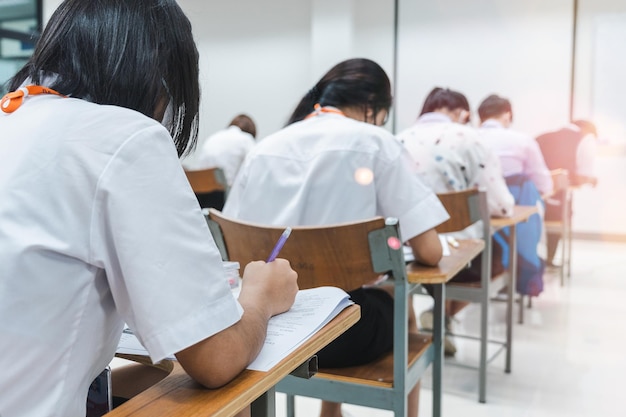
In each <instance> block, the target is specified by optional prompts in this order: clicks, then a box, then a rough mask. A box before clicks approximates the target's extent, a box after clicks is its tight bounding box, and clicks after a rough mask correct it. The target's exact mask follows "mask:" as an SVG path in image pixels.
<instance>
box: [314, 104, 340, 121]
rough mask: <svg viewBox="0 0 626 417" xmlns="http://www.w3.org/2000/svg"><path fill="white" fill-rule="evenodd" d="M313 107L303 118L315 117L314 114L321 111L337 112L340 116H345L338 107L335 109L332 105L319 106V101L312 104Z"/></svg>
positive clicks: (317, 114)
mask: <svg viewBox="0 0 626 417" xmlns="http://www.w3.org/2000/svg"><path fill="white" fill-rule="evenodd" d="M313 108H314V109H315V110H314V111H313V112H311V113H309V114H308V115H307V116H306V117H305V119H309V118H311V117H315V116H319V115H320V114H321V113H333V114H338V115H340V116H344V117H345V113H344V112H342V111H341V110H339V109H336V108H334V107H326V106H324V107H322V106H320V104H319V103H317V104H316V105H314V106H313Z"/></svg>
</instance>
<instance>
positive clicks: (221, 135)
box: [194, 126, 254, 185]
mask: <svg viewBox="0 0 626 417" xmlns="http://www.w3.org/2000/svg"><path fill="white" fill-rule="evenodd" d="M253 147H254V138H253V137H252V135H251V134H249V133H247V132H243V131H242V130H241V129H240V128H239V127H237V126H229V127H228V128H227V129H224V130H220V131H219V132H216V133H214V134H213V135H211V136H209V137H208V138H207V140H206V141H205V142H204V144H203V145H202V148H201V149H200V152H199V154H198V156H197V163H196V164H194V169H205V168H213V167H219V168H222V169H223V170H224V175H225V176H226V182H228V184H229V185H232V183H233V181H234V180H235V177H236V176H237V172H238V171H239V167H240V166H241V163H242V162H243V160H244V159H245V158H246V155H247V154H248V152H250V150H251V149H252V148H253Z"/></svg>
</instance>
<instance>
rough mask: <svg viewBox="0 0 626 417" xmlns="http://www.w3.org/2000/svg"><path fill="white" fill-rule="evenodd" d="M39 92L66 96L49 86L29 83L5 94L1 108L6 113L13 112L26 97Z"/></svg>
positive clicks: (0, 103)
mask: <svg viewBox="0 0 626 417" xmlns="http://www.w3.org/2000/svg"><path fill="white" fill-rule="evenodd" d="M38 94H54V95H57V96H60V97H65V96H64V95H63V94H61V93H59V92H58V91H54V90H53V89H51V88H48V87H42V86H40V85H27V86H26V87H20V88H18V89H17V90H15V91H13V92H11V93H7V94H5V96H4V97H2V100H0V109H2V111H3V112H5V113H13V112H14V111H15V110H17V109H18V108H19V107H20V106H21V105H22V102H23V101H24V97H28V96H36V95H38Z"/></svg>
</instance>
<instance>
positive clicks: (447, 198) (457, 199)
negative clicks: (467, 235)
mask: <svg viewBox="0 0 626 417" xmlns="http://www.w3.org/2000/svg"><path fill="white" fill-rule="evenodd" d="M483 194H484V193H483ZM437 197H439V200H440V201H441V203H442V204H443V206H444V207H445V209H446V211H447V212H448V213H449V214H450V219H448V220H447V221H445V222H444V223H441V224H440V225H439V226H437V228H436V230H437V233H452V232H458V231H461V230H463V229H465V228H466V227H468V226H471V225H472V224H474V223H476V222H477V221H479V220H483V216H484V215H485V213H484V210H486V207H481V205H482V204H485V205H486V202H483V201H481V199H484V197H485V196H484V195H482V196H481V192H480V191H478V190H477V189H476V188H470V189H468V190H463V191H455V192H449V193H441V194H437ZM485 218H486V219H487V220H488V219H489V215H488V214H487V215H486V217H485Z"/></svg>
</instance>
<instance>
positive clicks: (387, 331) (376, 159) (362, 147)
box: [224, 59, 448, 417]
mask: <svg viewBox="0 0 626 417" xmlns="http://www.w3.org/2000/svg"><path fill="white" fill-rule="evenodd" d="M391 102H392V98H391V86H390V82H389V78H388V77H387V75H386V74H385V71H384V70H383V69H382V68H381V67H380V66H379V65H378V64H376V63H375V62H373V61H371V60H368V59H350V60H347V61H343V62H341V63H339V64H337V65H336V66H334V67H333V68H332V69H330V71H328V72H327V73H326V74H325V75H324V76H323V77H322V78H321V79H320V81H319V82H318V83H317V84H315V86H314V87H313V88H311V89H310V90H309V91H308V92H307V94H306V95H305V96H304V97H303V98H302V100H301V101H300V103H299V104H298V105H297V107H296V109H295V111H294V112H293V114H292V115H291V117H290V119H289V122H288V126H286V127H285V128H284V129H282V130H280V131H278V132H277V133H274V134H272V135H270V136H268V137H266V138H265V139H263V140H262V141H260V142H259V143H258V144H257V145H256V147H255V148H254V149H253V150H252V151H251V152H250V153H249V154H248V156H247V158H246V160H245V162H244V164H243V166H242V168H241V169H240V172H239V175H238V176H237V179H236V180H235V183H234V184H233V187H232V189H231V194H230V195H229V197H228V200H227V201H226V205H225V206H224V213H225V214H226V215H228V216H231V217H235V218H239V219H242V220H247V221H253V222H257V223H264V224H271V225H280V226H293V225H325V224H336V223H342V222H350V221H356V220H363V219H369V218H371V217H374V216H377V215H378V216H384V217H396V218H398V219H399V223H400V230H401V235H402V237H403V238H404V239H405V240H406V241H408V243H409V244H410V245H411V247H412V248H413V252H414V254H415V258H416V259H417V260H418V261H420V262H422V263H424V264H427V265H436V264H437V263H438V262H439V260H440V258H441V256H442V248H441V244H440V243H439V239H438V237H437V233H436V231H435V230H434V227H435V226H437V225H438V224H440V223H442V222H443V221H445V220H446V219H447V218H448V214H447V213H446V211H445V209H444V208H443V206H442V205H441V204H440V202H439V200H438V199H437V196H436V195H435V194H434V193H433V192H432V191H430V190H429V189H428V188H426V187H425V186H424V185H423V184H422V183H421V182H420V181H419V180H418V179H417V177H416V176H415V175H414V173H413V172H412V168H411V165H410V162H409V161H410V157H409V155H408V154H407V153H406V151H405V150H404V149H403V147H402V146H401V144H400V143H399V142H398V141H397V140H396V139H395V138H394V136H393V135H392V134H391V133H389V132H388V131H386V130H385V129H383V128H381V127H380V126H382V125H383V124H384V122H385V118H386V116H387V114H388V112H389V109H390V108H391ZM387 290H388V289H387ZM350 295H351V297H352V299H353V300H354V301H355V302H356V303H357V304H359V305H360V306H361V320H360V321H359V322H358V323H357V324H356V325H355V326H353V327H352V328H350V329H349V330H348V331H347V332H346V333H344V334H343V335H342V336H340V337H339V338H338V339H337V340H336V341H334V342H332V343H331V344H330V345H328V347H326V348H324V349H323V350H322V351H321V352H319V354H318V358H319V364H320V366H321V367H345V366H352V365H359V364H364V363H368V362H371V361H373V360H375V359H376V358H378V357H380V356H381V355H382V354H384V353H386V352H388V351H390V350H391V349H392V347H393V299H392V297H391V295H390V294H389V292H388V291H385V286H382V287H380V286H375V287H367V288H365V287H364V288H358V289H354V290H353V291H351V292H350ZM410 312H412V309H410ZM409 328H410V329H411V331H417V326H416V323H415V319H414V318H413V317H412V318H411V322H410V323H409ZM418 394H419V386H418V387H416V388H415V389H414V390H413V392H412V393H411V394H410V395H409V403H408V407H409V413H408V415H409V416H412V417H413V416H416V415H417V410H418V407H417V400H418V398H419V397H418ZM321 415H322V416H325V417H336V416H341V404H338V403H331V402H326V401H324V402H323V403H322V410H321Z"/></svg>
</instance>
